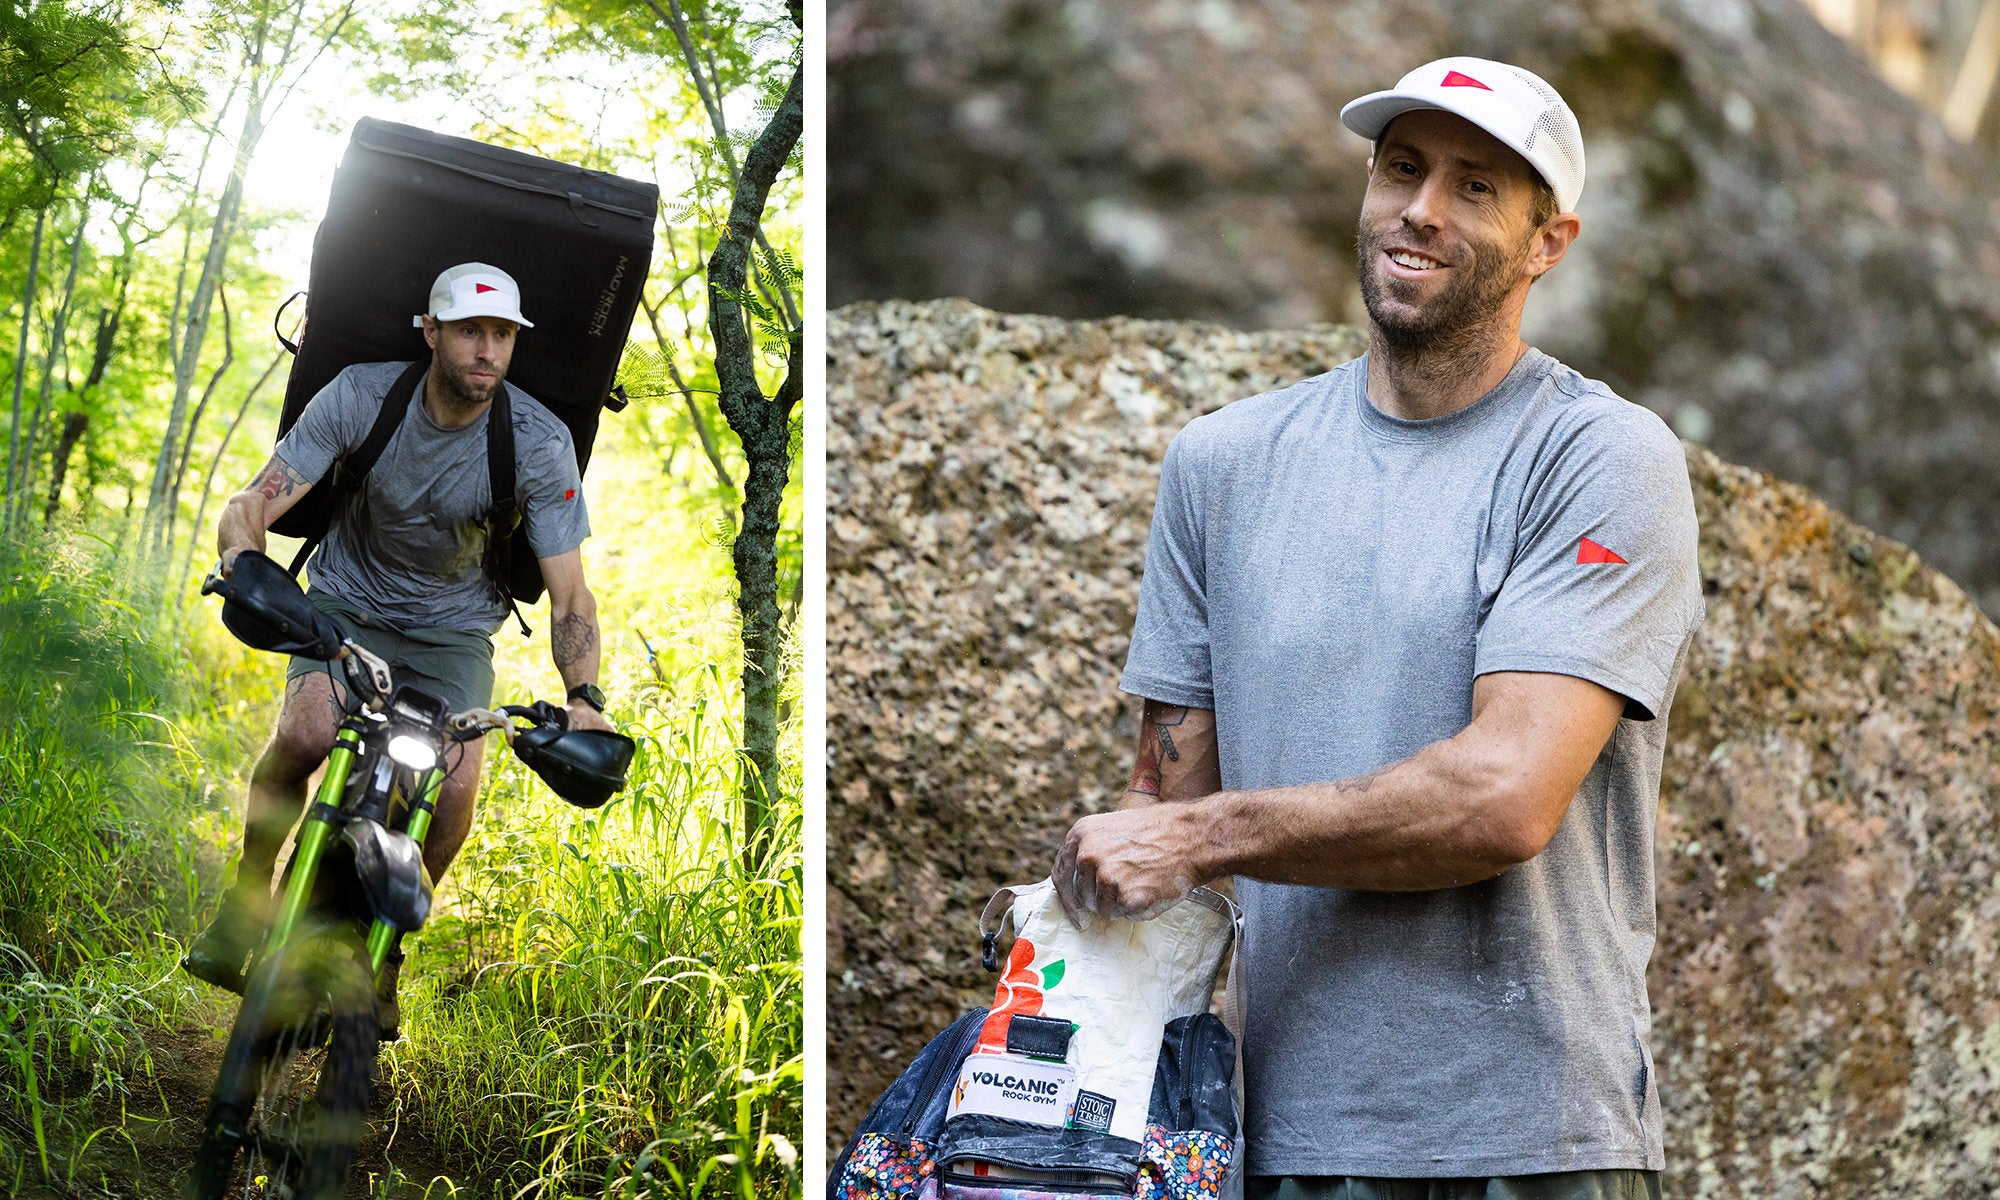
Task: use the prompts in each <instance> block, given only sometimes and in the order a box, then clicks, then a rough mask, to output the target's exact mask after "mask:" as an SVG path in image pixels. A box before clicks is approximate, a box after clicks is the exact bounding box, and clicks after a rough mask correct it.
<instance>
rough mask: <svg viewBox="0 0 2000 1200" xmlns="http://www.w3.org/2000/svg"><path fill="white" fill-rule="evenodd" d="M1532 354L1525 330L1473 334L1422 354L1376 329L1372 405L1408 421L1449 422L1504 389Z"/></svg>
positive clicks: (1371, 348)
mask: <svg viewBox="0 0 2000 1200" xmlns="http://www.w3.org/2000/svg"><path fill="white" fill-rule="evenodd" d="M1527 352H1528V344H1527V343H1526V342H1524V341H1522V340H1521V331H1520V326H1519V325H1516V324H1512V323H1508V324H1505V325H1502V326H1499V327H1495V328H1489V329H1477V330H1467V331H1466V333H1465V334H1464V335H1463V336H1461V337H1458V338H1455V339H1451V340H1449V341H1441V342H1434V343H1432V344H1431V345H1429V346H1426V347H1424V348H1423V349H1421V350H1410V349H1406V348H1404V347H1400V346H1397V345H1396V344H1395V343H1394V342H1393V341H1392V340H1391V339H1389V338H1385V337H1383V336H1382V332H1381V330H1379V329H1376V328H1374V327H1373V326H1372V325H1371V327H1370V329H1369V333H1368V402H1369V403H1370V404H1372V405H1374V406H1375V407H1376V409H1377V410H1379V411H1381V412H1384V413H1387V414H1388V415H1390V416H1392V417H1399V418H1401V419H1402V420H1405V421H1425V420H1429V419H1431V418H1433V417H1443V416H1448V415H1450V414H1452V413H1455V412H1457V411H1458V410H1459V409H1461V408H1465V407H1466V406H1468V405H1470V404H1472V403H1473V402H1474V401H1476V400H1478V399H1479V398H1480V397H1481V396H1484V395H1485V394H1486V393H1488V392H1490V391H1492V390H1493V389H1494V388H1496V387H1499V386H1500V381H1501V380H1503V379H1505V378H1507V373H1508V372H1509V371H1512V370H1513V369H1514V364H1515V363H1517V362H1519V361H1521V356H1522V355H1523V354H1526V353H1527Z"/></svg>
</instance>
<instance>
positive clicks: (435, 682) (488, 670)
mask: <svg viewBox="0 0 2000 1200" xmlns="http://www.w3.org/2000/svg"><path fill="white" fill-rule="evenodd" d="M306 599H307V600H309V601H311V602H312V606H313V607H314V608H317V609H319V610H320V611H321V612H323V613H325V614H326V615H327V616H329V617H332V618H333V619H334V621H335V622H336V623H338V624H339V626H340V628H341V630H342V632H344V633H345V634H346V635H347V636H348V637H350V638H353V639H354V640H355V641H357V642H359V643H361V645H363V646H364V647H366V648H367V649H368V650H369V651H370V652H372V653H374V654H376V655H379V656H380V657H381V659H382V661H383V662H386V663H388V664H389V670H390V672H391V673H393V674H394V676H395V678H396V682H397V683H409V684H414V685H416V686H417V687H420V688H423V689H424V690H425V691H427V692H433V693H436V694H437V695H439V696H442V697H443V698H444V701H445V703H446V704H449V705H450V706H451V710H452V711H453V712H461V711H463V710H465V709H468V708H486V707H488V706H489V705H491V704H492V703H493V639H492V638H489V637H487V636H486V635H485V634H483V633H474V632H470V631H468V630H464V629H401V628H398V627H397V626H395V625H393V624H391V623H390V622H389V621H388V620H386V619H384V618H382V617H378V616H376V615H375V614H374V613H371V612H369V611H368V610H367V609H365V608H357V607H356V606H354V605H352V604H349V603H347V602H346V601H345V600H341V599H338V598H336V597H333V596H330V595H328V594H326V593H325V592H307V593H306ZM329 670H330V671H332V673H333V677H334V679H335V680H336V681H339V682H341V684H342V686H343V687H344V686H346V683H345V676H344V675H343V674H342V673H341V670H340V668H339V667H338V666H336V665H334V664H331V663H327V662H323V661H321V660H319V659H315V658H299V657H297V656H293V658H292V661H291V663H290V664H289V665H288V666H287V667H286V668H285V682H286V683H287V684H288V685H289V684H290V682H291V681H292V680H294V679H297V678H299V677H300V676H301V675H310V674H314V673H317V672H321V671H329Z"/></svg>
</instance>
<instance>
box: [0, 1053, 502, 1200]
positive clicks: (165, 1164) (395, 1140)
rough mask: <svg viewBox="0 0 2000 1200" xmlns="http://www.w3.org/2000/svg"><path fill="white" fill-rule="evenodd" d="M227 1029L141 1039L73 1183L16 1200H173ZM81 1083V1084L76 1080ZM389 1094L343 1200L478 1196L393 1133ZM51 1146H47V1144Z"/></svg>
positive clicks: (475, 1180) (466, 1173)
mask: <svg viewBox="0 0 2000 1200" xmlns="http://www.w3.org/2000/svg"><path fill="white" fill-rule="evenodd" d="M226 1037H227V1030H224V1029H217V1028H213V1027H210V1026H207V1025H203V1024H199V1023H196V1024H190V1025H186V1026H183V1027H181V1028H180V1029H177V1030H173V1031H171V1032H155V1033H153V1034H150V1035H149V1036H148V1038H147V1043H148V1047H149V1049H150V1050H151V1051H152V1056H153V1075H152V1077H151V1078H150V1079H148V1078H145V1077H143V1076H140V1077H135V1078H132V1079H128V1080H127V1081H126V1083H127V1087H128V1088H129V1089H130V1095H128V1096H127V1097H125V1099H124V1101H123V1103H122V1104H120V1103H119V1102H117V1101H110V1102H107V1103H106V1104H105V1105H104V1106H103V1107H101V1108H100V1109H99V1111H98V1113H97V1114H96V1123H97V1124H98V1125H100V1126H103V1127H106V1132H104V1133H103V1134H102V1135H101V1136H99V1137H98V1138H97V1140H96V1141H95V1142H94V1143H93V1144H92V1146H91V1149H90V1150H89V1151H88V1152H87V1153H86V1154H85V1155H84V1156H83V1157H82V1160H81V1162H80V1163H79V1165H78V1167H77V1169H76V1171H75V1172H74V1175H73V1180H72V1181H68V1182H65V1183H63V1184H61V1185H58V1186H54V1187H51V1186H47V1185H31V1186H29V1187H28V1189H27V1190H26V1191H23V1192H22V1193H20V1200H86V1198H88V1200H174V1198H176V1197H179V1196H180V1195H181V1189H182V1188H183V1187H184V1186H185V1185H186V1182H187V1180H186V1171H187V1167H188V1164H189V1163H190V1162H192V1161H193V1160H194V1152H195V1146H196V1144H197V1143H198V1142H199V1141H200V1138H201V1122H202V1116H203V1114H204V1113H205V1112H206V1111H207V1109H208V1093H209V1088H210V1086H211V1085H212V1084H213V1083H214V1082H215V1072H216V1070H217V1068H218V1067H219V1066H220V1065H221V1062H222V1048H223V1043H224V1040H225V1038H226ZM79 1083H80V1084H87V1081H79ZM394 1102H395V1097H394V1096H393V1095H392V1094H390V1093H389V1092H388V1090H387V1089H386V1088H385V1087H384V1086H383V1085H382V1084H380V1083H378V1084H377V1085H376V1089H375V1098H374V1104H373V1106H372V1108H371V1113H370V1119H369V1133H368V1138H367V1140H365V1141H364V1142H363V1143H362V1144H361V1146H360V1148H359V1150H358V1153H357V1155H356V1157H355V1165H354V1169H353V1170H352V1171H351V1172H350V1173H349V1175H348V1183H347V1188H346V1190H345V1191H343V1192H342V1193H341V1195H342V1200H443V1198H445V1197H450V1196H453V1195H458V1196H466V1197H471V1196H485V1195H490V1194H491V1192H492V1187H493V1185H492V1182H491V1181H489V1180H486V1179H484V1178H482V1176H481V1174H480V1172H479V1171H478V1169H477V1168H476V1167H475V1166H474V1165H473V1164H471V1163H469V1162H465V1161H462V1160H455V1159H453V1158H452V1157H450V1156H448V1155H447V1154H445V1153H444V1152H443V1151H442V1150H441V1149H440V1148H439V1147H438V1146H436V1145H434V1144H433V1143H431V1142H430V1141H428V1140H427V1139H425V1138H422V1137H419V1136H418V1135H417V1134H415V1133H414V1132H413V1131H411V1130H410V1129H408V1128H407V1127H404V1128H395V1127H394V1114H393V1106H394ZM52 1149H53V1147H52Z"/></svg>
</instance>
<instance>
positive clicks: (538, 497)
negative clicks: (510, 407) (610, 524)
mask: <svg viewBox="0 0 2000 1200" xmlns="http://www.w3.org/2000/svg"><path fill="white" fill-rule="evenodd" d="M551 427H552V428H551ZM515 436H516V437H517V438H521V439H523V441H522V444H521V447H520V448H519V449H517V450H516V451H515V457H516V459H517V460H518V464H519V465H518V467H517V470H518V472H519V475H518V480H517V483H516V485H515V486H517V487H518V488H519V489H520V492H521V520H522V522H523V524H525V525H526V526H527V529H528V548H529V549H531V550H533V551H534V552H535V557H536V558H553V557H554V556H556V555H558V554H566V553H568V552H569V551H571V550H574V549H576V548H577V547H578V546H581V545H583V540H584V539H585V538H587V537H589V536H590V513H589V511H588V510H587V509H586V508H585V507H584V502H583V476H582V475H581V474H580V473H579V472H578V471H577V469H576V450H575V449H574V447H573V444H572V443H571V441H570V438H569V430H567V429H565V428H563V426H562V424H561V423H560V422H558V421H557V420H556V419H555V418H554V417H550V418H549V419H548V421H547V422H546V423H543V422H537V423H536V424H535V425H533V426H530V427H528V428H521V427H518V426H517V427H516V430H515Z"/></svg>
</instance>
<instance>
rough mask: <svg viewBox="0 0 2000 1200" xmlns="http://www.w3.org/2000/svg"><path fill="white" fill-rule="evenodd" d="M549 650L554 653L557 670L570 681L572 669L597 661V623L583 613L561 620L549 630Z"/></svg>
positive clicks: (572, 614) (573, 614)
mask: <svg viewBox="0 0 2000 1200" xmlns="http://www.w3.org/2000/svg"><path fill="white" fill-rule="evenodd" d="M549 648H550V649H551V650H552V651H553V653H554V657H555V660H556V669H557V670H559V671H561V672H562V673H563V678H564V679H565V680H568V679H569V678H570V671H571V670H572V669H574V668H575V667H577V666H579V665H582V664H584V663H589V662H594V661H596V658H597V622H596V621H594V620H592V619H591V618H589V617H586V616H584V615H583V614H582V613H571V614H569V615H568V616H566V617H563V618H561V619H559V620H558V621H556V623H555V627H554V628H553V629H551V630H549ZM577 682H586V683H587V682H592V681H590V680H580V681H577Z"/></svg>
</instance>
